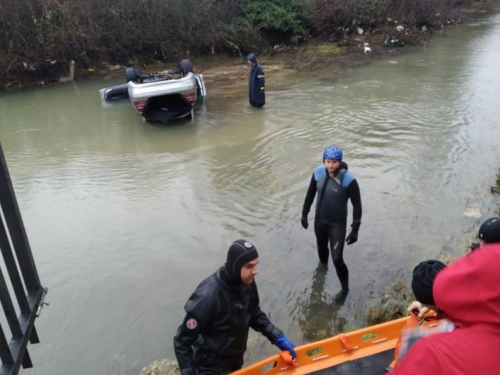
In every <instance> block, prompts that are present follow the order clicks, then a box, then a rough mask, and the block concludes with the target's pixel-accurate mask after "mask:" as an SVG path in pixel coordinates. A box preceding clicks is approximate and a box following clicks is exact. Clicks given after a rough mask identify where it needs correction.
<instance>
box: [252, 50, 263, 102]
mask: <svg viewBox="0 0 500 375" xmlns="http://www.w3.org/2000/svg"><path fill="white" fill-rule="evenodd" d="M248 62H249V63H250V64H251V65H252V68H251V69H250V75H249V76H248V99H249V101H250V104H251V105H252V106H253V107H262V106H263V105H264V104H266V92H265V90H266V82H265V77H264V70H263V69H262V66H260V64H259V63H258V62H257V56H255V53H251V54H250V55H248Z"/></svg>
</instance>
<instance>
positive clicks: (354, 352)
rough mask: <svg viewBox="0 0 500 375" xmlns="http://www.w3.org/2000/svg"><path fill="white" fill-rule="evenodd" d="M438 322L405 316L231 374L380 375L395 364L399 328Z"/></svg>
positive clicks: (275, 357)
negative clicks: (294, 354)
mask: <svg viewBox="0 0 500 375" xmlns="http://www.w3.org/2000/svg"><path fill="white" fill-rule="evenodd" d="M438 323H439V321H436V320H434V321H420V322H419V321H418V319H417V318H416V317H415V316H413V315H412V316H409V317H405V318H401V319H397V320H392V321H390V322H387V323H382V324H378V325H375V326H371V327H367V328H363V329H360V330H357V331H354V332H349V333H345V334H344V333H341V334H338V335H337V336H334V337H331V338H328V339H325V340H321V341H316V342H313V343H310V344H306V345H302V346H299V347H296V348H295V351H296V353H297V359H296V360H295V361H293V360H292V358H291V356H290V353H289V352H288V351H284V352H281V353H279V354H276V355H274V356H271V357H269V358H267V359H264V360H262V361H260V362H258V363H255V364H253V365H250V366H248V367H245V368H243V369H241V370H239V371H236V372H233V373H232V375H261V374H266V375H275V374H284V373H286V374H287V375H292V374H293V375H298V374H314V373H316V374H363V375H369V374H384V373H385V371H390V370H391V369H392V368H393V367H394V365H395V358H397V354H398V351H399V346H400V345H401V342H400V336H401V332H402V330H403V329H406V328H412V327H415V326H417V325H420V324H421V325H424V326H427V327H429V328H431V327H435V326H437V325H438Z"/></svg>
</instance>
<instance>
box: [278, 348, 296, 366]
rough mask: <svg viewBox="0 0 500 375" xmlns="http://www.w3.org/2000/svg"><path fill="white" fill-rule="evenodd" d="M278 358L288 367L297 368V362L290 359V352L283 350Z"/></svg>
mask: <svg viewBox="0 0 500 375" xmlns="http://www.w3.org/2000/svg"><path fill="white" fill-rule="evenodd" d="M280 356H281V358H282V359H283V361H285V364H286V365H287V366H288V367H296V366H297V362H296V361H295V360H294V359H293V358H292V355H291V354H290V352H289V351H288V350H283V351H282V352H280Z"/></svg>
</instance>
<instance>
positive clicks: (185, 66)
mask: <svg viewBox="0 0 500 375" xmlns="http://www.w3.org/2000/svg"><path fill="white" fill-rule="evenodd" d="M179 68H181V69H182V76H187V74H188V73H193V65H192V64H191V61H189V60H188V59H185V60H182V61H181V62H180V63H179Z"/></svg>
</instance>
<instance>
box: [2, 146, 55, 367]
mask: <svg viewBox="0 0 500 375" xmlns="http://www.w3.org/2000/svg"><path fill="white" fill-rule="evenodd" d="M0 205H1V208H2V209H1V213H0V249H1V251H2V256H3V260H4V263H5V268H6V269H7V273H8V274H9V279H10V286H11V288H9V286H8V285H7V280H6V278H5V277H4V272H3V270H2V268H0V301H1V303H2V307H3V311H4V313H5V318H6V321H7V323H8V325H9V328H10V331H11V333H12V338H11V340H10V342H8V341H7V338H6V335H5V332H4V327H2V326H1V324H0V358H1V359H2V367H1V369H0V375H15V374H17V373H18V372H19V369H20V367H21V365H22V366H23V368H30V367H33V364H32V362H31V358H30V355H29V353H28V350H27V347H28V341H29V342H30V343H32V344H36V343H39V342H40V340H39V339H38V334H37V332H36V328H35V319H36V318H37V317H38V316H39V315H40V311H41V308H42V306H43V305H44V298H45V295H46V293H47V288H44V287H42V284H41V283H40V278H39V277H38V272H37V269H36V265H35V261H34V259H33V254H32V253H31V248H30V244H29V242H28V237H27V235H26V230H25V228H24V224H23V219H22V217H21V212H20V211H19V206H18V204H17V200H16V196H15V194H14V188H13V186H12V181H11V179H10V174H9V170H8V169H7V163H6V161H5V155H4V153H3V149H2V144H1V143H0ZM16 261H17V262H16ZM23 282H24V284H23ZM10 290H13V292H14V295H15V298H16V300H17V303H18V305H19V311H20V314H19V315H17V313H16V310H15V307H14V303H13V301H12V298H11V292H10Z"/></svg>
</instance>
